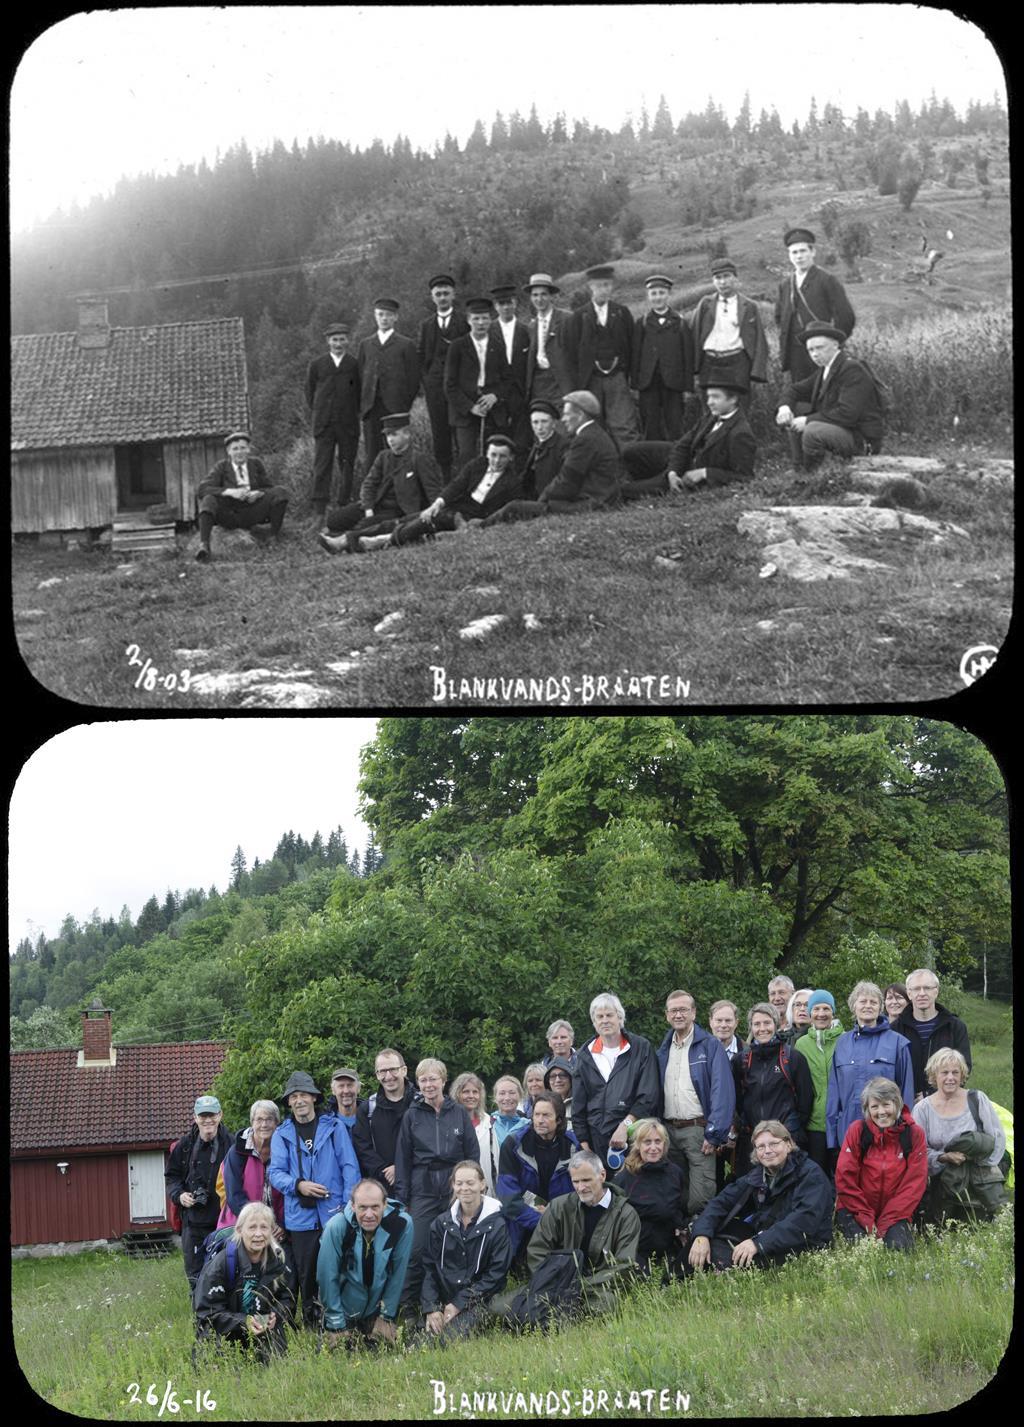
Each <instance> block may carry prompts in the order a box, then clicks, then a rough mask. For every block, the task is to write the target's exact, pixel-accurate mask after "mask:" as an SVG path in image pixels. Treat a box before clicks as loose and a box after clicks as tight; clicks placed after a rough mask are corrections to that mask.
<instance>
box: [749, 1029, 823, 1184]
mask: <svg viewBox="0 0 1024 1427" xmlns="http://www.w3.org/2000/svg"><path fill="white" fill-rule="evenodd" d="M747 1027H748V1030H749V1032H750V1041H749V1043H748V1045H747V1048H746V1050H745V1051H744V1052H743V1054H742V1056H741V1060H740V1098H739V1101H738V1103H737V1107H736V1113H737V1116H738V1119H739V1125H740V1133H739V1141H738V1143H737V1147H736V1173H737V1174H741V1175H742V1174H745V1173H746V1172H747V1170H748V1169H749V1167H750V1163H751V1159H750V1156H751V1150H752V1143H751V1132H752V1130H753V1127H754V1126H755V1125H756V1124H758V1123H759V1122H760V1121H761V1120H780V1121H781V1122H782V1123H783V1124H784V1125H785V1126H786V1127H787V1128H788V1129H789V1131H790V1133H791V1134H792V1136H793V1138H794V1141H795V1142H796V1143H797V1144H799V1145H801V1147H802V1145H803V1143H804V1142H805V1141H806V1126H807V1121H808V1119H809V1118H810V1114H811V1110H812V1109H813V1107H814V1082H813V1080H812V1079H811V1072H810V1068H809V1066H808V1064H807V1061H806V1059H805V1058H804V1057H803V1056H802V1055H798V1054H797V1053H796V1052H795V1051H794V1050H793V1047H792V1046H788V1045H785V1044H784V1043H783V1042H782V1041H781V1040H780V1039H779V1032H778V1012H777V1011H776V1010H775V1007H774V1006H772V1005H771V1003H770V1002H768V1001H759V1002H758V1003H757V1005H756V1006H752V1007H751V1008H750V1013H749V1016H748V1020H747Z"/></svg>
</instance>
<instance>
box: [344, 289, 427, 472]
mask: <svg viewBox="0 0 1024 1427" xmlns="http://www.w3.org/2000/svg"><path fill="white" fill-rule="evenodd" d="M373 320H374V322H376V324H377V330H376V332H374V334H373V336H372V337H364V338H363V340H362V341H361V342H360V343H359V356H358V363H359V389H360V396H359V414H360V416H361V417H362V422H363V456H364V459H365V461H366V466H367V468H369V467H370V466H371V465H372V464H373V462H374V461H375V460H376V459H377V456H378V455H379V453H380V451H381V449H382V445H383V442H382V439H381V425H380V423H381V420H382V418H383V417H385V416H392V415H394V413H395V412H401V411H409V410H410V409H411V408H412V404H413V402H414V400H415V399H416V393H417V392H418V391H419V386H420V363H419V358H418V357H417V355H416V343H415V342H413V341H411V340H410V339H409V338H408V337H403V336H402V334H401V333H400V332H396V331H395V324H396V323H397V321H398V303H397V302H396V301H395V300H394V298H391V297H378V298H377V300H376V302H375V303H374V304H373Z"/></svg>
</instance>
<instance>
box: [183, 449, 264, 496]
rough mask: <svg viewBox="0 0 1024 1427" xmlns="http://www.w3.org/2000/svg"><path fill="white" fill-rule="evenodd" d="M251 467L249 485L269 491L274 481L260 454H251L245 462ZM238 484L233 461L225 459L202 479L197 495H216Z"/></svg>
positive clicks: (256, 489)
mask: <svg viewBox="0 0 1024 1427" xmlns="http://www.w3.org/2000/svg"><path fill="white" fill-rule="evenodd" d="M245 464H246V465H247V466H248V468H249V485H250V487H251V488H252V489H253V490H254V491H268V490H270V488H271V486H272V485H273V482H272V481H271V479H270V477H269V476H268V475H267V471H266V467H265V466H264V464H263V462H262V461H261V460H260V459H259V457H258V456H250V457H249V459H248V460H247V461H246V463H245ZM237 485H238V482H237V481H236V480H235V467H234V465H233V463H232V462H231V461H229V460H228V459H226V458H225V459H224V460H223V461H218V462H217V464H216V465H215V466H214V468H213V470H212V471H211V472H210V474H209V475H208V476H207V477H206V480H205V481H201V482H200V485H199V489H198V490H197V491H196V495H197V496H204V495H215V494H216V493H217V491H223V490H228V489H231V490H233V489H234V488H235V487H236V486H237Z"/></svg>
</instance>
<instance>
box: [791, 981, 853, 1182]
mask: <svg viewBox="0 0 1024 1427" xmlns="http://www.w3.org/2000/svg"><path fill="white" fill-rule="evenodd" d="M807 1009H808V1011H809V1012H810V1016H811V1024H810V1026H809V1027H808V1029H807V1031H806V1033H805V1034H804V1035H802V1036H801V1037H800V1038H799V1040H796V1041H794V1042H793V1050H795V1051H799V1052H800V1054H801V1055H802V1056H803V1057H804V1058H805V1059H806V1061H807V1065H808V1068H809V1069H810V1072H811V1079H812V1080H813V1082H814V1109H813V1110H812V1111H811V1117H810V1119H809V1120H808V1121H807V1153H808V1154H809V1155H810V1157H811V1159H812V1160H813V1161H814V1163H815V1164H816V1165H818V1167H819V1168H820V1169H823V1170H824V1171H825V1173H826V1174H827V1175H828V1176H829V1178H830V1179H831V1178H832V1176H833V1174H834V1172H835V1162H836V1151H835V1150H830V1149H828V1147H827V1142H826V1138H825V1101H826V1099H827V1098H828V1073H829V1070H830V1069H831V1067H832V1057H833V1055H834V1054H835V1049H836V1041H837V1040H838V1039H839V1037H840V1036H841V1035H842V1034H843V1027H842V1025H841V1023H840V1022H839V1021H837V1020H836V1019H835V1012H836V1003H835V998H834V997H833V995H832V993H831V992H830V991H815V992H814V993H813V994H812V995H811V996H809V997H808V1000H807Z"/></svg>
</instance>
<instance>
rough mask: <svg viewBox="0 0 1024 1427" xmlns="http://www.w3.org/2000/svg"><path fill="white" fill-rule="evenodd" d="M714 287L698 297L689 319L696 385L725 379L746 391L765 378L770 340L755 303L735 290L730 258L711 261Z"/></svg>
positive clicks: (735, 285)
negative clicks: (695, 359) (694, 355)
mask: <svg viewBox="0 0 1024 1427" xmlns="http://www.w3.org/2000/svg"><path fill="white" fill-rule="evenodd" d="M711 281H712V282H713V283H714V285H715V290H714V292H712V293H708V295H707V296H706V297H702V298H701V300H700V301H699V302H698V303H697V306H696V308H695V309H694V312H693V316H692V318H691V319H690V320H691V323H692V326H693V343H694V347H695V348H696V356H697V373H696V375H697V381H698V384H700V385H706V384H708V383H714V382H728V383H730V384H731V385H738V386H741V387H742V388H743V390H744V392H749V391H750V383H751V382H752V381H755V382H764V381H767V380H768V340H767V338H766V337H765V335H764V323H763V322H762V321H761V313H760V310H759V309H758V306H757V303H756V302H754V301H752V299H751V298H749V297H744V296H743V294H742V293H741V292H740V290H739V276H738V274H737V271H736V264H735V263H734V262H733V260H732V258H715V259H713V261H712V263H711Z"/></svg>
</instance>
